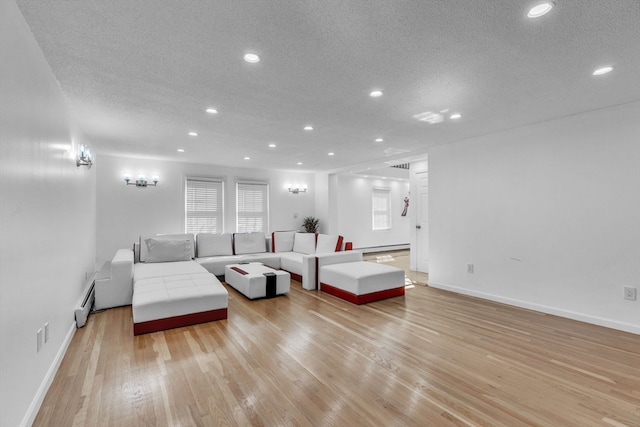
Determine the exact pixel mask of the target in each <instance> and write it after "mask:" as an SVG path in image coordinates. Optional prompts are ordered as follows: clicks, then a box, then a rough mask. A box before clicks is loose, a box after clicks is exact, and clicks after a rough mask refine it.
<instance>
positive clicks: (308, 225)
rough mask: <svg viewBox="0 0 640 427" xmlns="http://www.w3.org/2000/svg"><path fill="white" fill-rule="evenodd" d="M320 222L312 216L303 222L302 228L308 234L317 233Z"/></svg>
mask: <svg viewBox="0 0 640 427" xmlns="http://www.w3.org/2000/svg"><path fill="white" fill-rule="evenodd" d="M319 222H320V220H319V219H318V218H314V217H312V216H308V217H305V218H304V219H303V220H302V227H304V230H305V231H306V232H307V233H316V232H317V231H318V223H319Z"/></svg>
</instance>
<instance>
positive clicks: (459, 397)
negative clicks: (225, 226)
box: [34, 281, 640, 427]
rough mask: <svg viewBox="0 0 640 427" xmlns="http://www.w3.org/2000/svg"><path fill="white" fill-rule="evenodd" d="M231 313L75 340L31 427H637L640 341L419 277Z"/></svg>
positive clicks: (240, 305)
mask: <svg viewBox="0 0 640 427" xmlns="http://www.w3.org/2000/svg"><path fill="white" fill-rule="evenodd" d="M228 289H229V294H230V295H229V317H228V318H227V319H226V320H221V321H216V322H210V323H205V324H200V325H193V326H188V327H185V328H178V329H173V330H169V331H161V332H154V333H151V334H145V335H140V336H136V337H134V336H133V332H132V319H131V308H130V307H121V308H115V309H110V310H106V311H103V312H99V313H95V314H92V315H91V316H90V317H89V321H88V323H87V326H85V327H84V328H82V329H79V330H78V331H77V333H76V335H75V336H74V338H73V340H72V342H71V344H70V346H69V349H68V351H67V354H66V355H65V358H64V360H63V362H62V364H61V366H60V369H59V371H58V373H57V374H56V377H55V379H54V382H53V384H52V386H51V388H50V389H49V392H48V393H47V396H46V398H45V400H44V402H43V405H42V407H41V409H40V412H39V414H38V416H37V418H36V421H35V423H34V425H35V426H53V425H55V426H72V425H77V426H178V425H180V426H249V425H251V426H355V425H358V426H425V425H433V426H509V427H511V426H520V425H523V426H524V425H526V426H560V425H562V426H588V425H604V426H617V427H619V426H627V427H632V426H639V427H640V337H639V336H637V335H633V334H628V333H624V332H620V331H615V330H611V329H607V328H602V327H598V326H594V325H588V324H585V323H580V322H576V321H572V320H568V319H563V318H559V317H555V316H551V315H546V314H543V313H537V312H533V311H529V310H524V309H519V308H515V307H510V306H507V305H503V304H498V303H493V302H489V301H483V300H480V299H476V298H471V297H467V296H462V295H458V294H455V293H450V292H446V291H442V290H438V289H433V288H429V287H426V286H409V287H408V288H407V289H406V294H405V295H404V296H403V297H397V298H391V299H387V300H383V301H377V302H374V303H370V304H365V305H362V306H357V305H353V304H350V303H348V302H346V301H343V300H340V299H338V298H336V297H333V296H331V295H327V294H324V293H322V292H317V291H307V290H304V289H302V287H301V285H300V284H299V283H298V282H295V281H292V286H291V292H290V293H289V294H288V295H287V296H279V297H277V298H273V299H263V300H253V301H251V300H248V299H246V298H245V297H244V296H242V295H241V294H239V293H238V292H236V291H235V290H233V289H232V288H228Z"/></svg>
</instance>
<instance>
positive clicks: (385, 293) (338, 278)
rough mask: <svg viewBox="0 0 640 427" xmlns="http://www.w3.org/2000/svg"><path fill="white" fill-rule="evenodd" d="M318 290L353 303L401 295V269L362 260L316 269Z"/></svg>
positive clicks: (402, 276) (402, 282)
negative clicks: (318, 271) (318, 277)
mask: <svg viewBox="0 0 640 427" xmlns="http://www.w3.org/2000/svg"><path fill="white" fill-rule="evenodd" d="M319 275H320V290H321V291H323V292H326V293H329V294H331V295H335V296H337V297H338V298H342V299H344V300H346V301H349V302H352V303H354V304H366V303H368V302H373V301H378V300H381V299H385V298H391V297H396V296H401V295H404V270H402V269H400V268H396V267H391V266H389V265H384V264H376V263H372V262H366V261H358V262H345V263H341V264H332V265H326V266H323V267H320V273H319Z"/></svg>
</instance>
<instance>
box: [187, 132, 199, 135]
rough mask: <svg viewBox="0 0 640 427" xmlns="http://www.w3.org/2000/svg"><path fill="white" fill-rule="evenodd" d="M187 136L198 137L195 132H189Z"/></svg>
mask: <svg viewBox="0 0 640 427" xmlns="http://www.w3.org/2000/svg"><path fill="white" fill-rule="evenodd" d="M189 136H198V133H197V132H189Z"/></svg>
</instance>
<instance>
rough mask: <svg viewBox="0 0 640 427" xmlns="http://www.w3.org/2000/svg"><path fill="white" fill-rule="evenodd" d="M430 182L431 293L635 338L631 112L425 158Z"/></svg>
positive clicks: (638, 186)
mask: <svg viewBox="0 0 640 427" xmlns="http://www.w3.org/2000/svg"><path fill="white" fill-rule="evenodd" d="M429 177H430V181H429V184H430V193H429V217H430V240H429V248H430V274H429V283H430V285H432V286H436V287H442V288H446V289H452V290H456V291H459V292H462V293H466V294H471V295H477V296H481V297H484V298H488V299H492V300H497V301H504V302H507V303H510V304H514V305H519V306H523V307H529V308H533V309H536V310H540V311H543V312H548V313H555V314H559V315H561V316H565V317H570V318H575V319H578V320H583V321H587V322H591V323H595V324H600V325H605V326H610V327H614V328H618V329H622V330H627V331H633V332H635V333H640V301H638V300H636V301H628V300H624V299H623V286H633V287H636V288H638V287H640V262H639V260H640V220H639V218H640V103H633V104H628V105H623V106H619V107H616V108H610V109H605V110H599V111H594V112H590V113H585V114H579V115H575V116H571V117H566V118H563V119H559V120H555V121H551V122H546V123H542V124H538V125H535V126H530V127H526V128H520V129H516V130H512V131H508V132H504V133H501V134H496V135H490V136H485V137H478V138H473V139H471V140H468V141H465V142H462V143H455V144H450V145H444V146H440V147H437V148H434V149H433V150H431V151H430V152H429ZM467 264H474V266H475V272H474V273H473V274H469V273H467Z"/></svg>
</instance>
